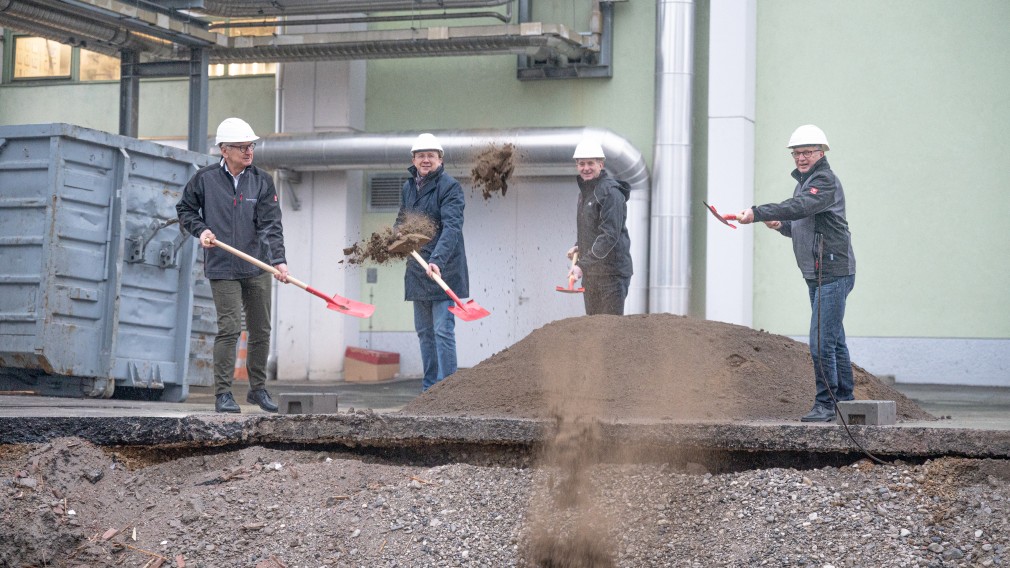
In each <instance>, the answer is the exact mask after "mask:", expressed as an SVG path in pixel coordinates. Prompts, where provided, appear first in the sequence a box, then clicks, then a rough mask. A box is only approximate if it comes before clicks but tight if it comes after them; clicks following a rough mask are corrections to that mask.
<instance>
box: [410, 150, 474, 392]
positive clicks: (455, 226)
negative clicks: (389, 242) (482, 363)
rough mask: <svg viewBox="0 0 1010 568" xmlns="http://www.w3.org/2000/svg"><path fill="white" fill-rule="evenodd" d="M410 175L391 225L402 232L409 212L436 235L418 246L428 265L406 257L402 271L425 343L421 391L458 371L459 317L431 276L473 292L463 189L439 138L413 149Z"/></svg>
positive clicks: (419, 335) (460, 291)
mask: <svg viewBox="0 0 1010 568" xmlns="http://www.w3.org/2000/svg"><path fill="white" fill-rule="evenodd" d="M410 154H411V156H412V164H413V165H411V166H410V168H408V171H410V174H411V178H410V179H408V180H407V181H406V182H405V183H404V184H403V189H402V190H401V192H400V210H399V212H398V213H397V215H396V222H395V223H394V224H393V232H394V234H395V233H398V232H399V231H400V228H401V225H402V224H403V222H404V221H405V220H406V218H407V216H408V215H424V216H426V217H428V218H429V219H431V221H433V222H434V224H435V234H434V236H432V238H431V240H430V241H428V242H427V243H425V244H424V245H423V246H422V247H421V249H420V255H421V256H422V257H424V260H426V261H427V263H428V264H427V267H426V269H425V268H422V267H421V265H420V264H418V263H413V262H408V263H407V270H406V273H405V274H404V276H403V288H404V299H406V300H408V301H411V302H414V329H415V330H416V331H417V338H418V340H419V341H420V343H421V363H422V365H423V367H424V380H423V381H422V383H421V390H422V391H426V390H428V389H429V388H431V387H432V385H434V384H435V383H437V382H439V381H441V380H442V379H444V378H445V377H447V376H449V375H451V374H453V373H455V372H456V332H455V326H456V320H455V319H454V316H453V314H452V312H450V311H449V308H450V307H452V306H454V305H455V304H454V302H453V300H452V299H450V298H448V297H447V296H446V292H445V291H444V290H443V289H442V288H441V287H440V286H439V285H438V283H436V282H435V280H434V279H433V278H432V277H431V275H435V276H439V277H440V278H441V279H442V280H443V281H444V282H445V284H447V285H448V287H449V288H450V289H452V290H454V291H455V293H456V294H457V295H458V297H460V298H466V297H467V296H469V295H470V277H469V272H468V270H467V264H466V248H465V247H464V245H463V206H464V199H463V188H462V187H461V186H460V185H459V182H458V181H456V180H455V179H454V178H453V177H452V176H450V175H449V174H447V173H445V169H444V167H443V165H442V157H443V150H442V144H441V143H440V142H439V141H438V139H437V138H436V137H435V136H434V135H432V134H429V133H424V134H421V135H420V136H418V137H417V140H415V141H414V145H413V146H412V147H411V149H410Z"/></svg>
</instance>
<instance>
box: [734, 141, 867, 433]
mask: <svg viewBox="0 0 1010 568" xmlns="http://www.w3.org/2000/svg"><path fill="white" fill-rule="evenodd" d="M788 147H789V149H790V154H791V155H792V157H793V160H794V161H795V163H796V169H795V170H793V173H792V176H793V178H795V179H796V182H797V183H796V188H795V189H794V190H793V196H792V197H791V198H790V199H787V200H785V201H783V202H782V203H769V204H766V205H758V206H755V207H751V208H750V209H744V210H743V211H741V212H740V213H739V214H738V215H737V221H739V222H740V223H742V224H747V223H753V222H755V221H764V224H765V225H766V226H768V227H769V228H770V229H774V230H776V231H778V232H779V233H781V234H782V235H784V236H786V237H789V238H791V239H792V241H793V254H794V255H795V256H796V264H798V265H799V267H800V272H802V273H803V278H804V279H805V280H806V281H807V289H808V291H809V295H810V306H811V309H812V312H813V313H812V315H811V318H810V355H811V357H812V358H813V362H814V382H815V384H816V386H817V394H816V396H815V397H814V407H813V409H812V410H811V411H810V412H809V413H807V414H806V415H804V416H803V417H802V418H800V420H801V421H803V422H832V421H833V420H834V419H835V402H836V401H845V400H852V398H853V396H852V389H853V386H854V385H853V379H852V363H851V361H850V360H849V348H848V346H847V345H846V344H845V328H844V326H843V325H842V318H843V317H845V300H846V298H847V297H848V295H849V292H851V291H852V287H853V286H855V283H856V257H855V255H853V253H852V237H851V235H850V234H849V224H848V222H847V221H846V220H845V194H844V193H843V192H842V183H841V182H840V181H839V180H838V177H836V176H835V173H834V172H833V171H831V166H830V165H828V159H827V157H826V156H825V155H824V152H826V151H827V150H828V139H827V137H826V136H825V135H824V131H822V130H821V129H820V128H818V127H816V126H814V125H812V124H806V125H803V126H800V127H799V128H797V129H796V130H795V131H794V132H793V135H792V136H791V137H790V138H789V144H788Z"/></svg>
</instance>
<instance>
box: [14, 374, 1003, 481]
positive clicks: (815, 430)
mask: <svg viewBox="0 0 1010 568" xmlns="http://www.w3.org/2000/svg"><path fill="white" fill-rule="evenodd" d="M894 386H895V387H896V388H897V389H898V390H899V391H901V392H902V393H903V394H905V395H906V396H908V397H909V398H911V399H912V400H914V401H915V402H916V403H918V404H919V405H920V406H921V407H922V408H923V409H925V410H926V411H928V412H930V413H931V414H933V415H934V416H937V417H938V418H940V419H939V420H932V421H921V422H901V423H898V424H897V425H893V426H850V427H849V428H848V429H845V428H843V427H841V426H838V425H834V424H802V423H800V422H798V421H782V422H747V423H664V424H609V425H603V427H602V436H603V437H604V438H606V439H608V441H611V442H613V443H615V444H619V445H621V446H624V447H628V446H631V445H635V446H641V447H642V448H644V449H646V450H647V451H648V453H649V454H651V455H664V454H668V455H676V454H677V452H682V451H683V450H684V449H689V450H697V449H701V450H705V451H708V452H711V451H717V452H724V453H725V452H736V453H738V454H739V453H742V454H746V455H751V456H757V455H758V454H763V455H775V454H778V455H786V454H788V455H791V456H800V458H799V459H805V457H804V456H828V455H835V456H845V455H849V456H851V455H855V454H857V453H859V452H860V451H861V450H857V447H858V448H861V449H862V450H866V451H869V452H872V453H874V454H878V455H881V456H892V457H896V458H930V457H938V456H941V455H957V456H967V457H985V458H1000V459H1007V458H1010V388H1000V387H965V386H940V385H906V384H898V385H894ZM268 389H269V390H270V391H271V392H272V393H273V395H274V398H275V399H279V398H280V394H281V393H283V392H291V393H312V392H318V393H335V394H337V397H338V413H337V414H294V415H280V414H273V413H266V412H263V411H262V410H260V409H259V408H258V407H256V406H253V405H250V404H247V403H246V402H245V395H246V393H247V387H245V383H236V388H235V389H234V394H235V398H236V400H237V401H239V403H240V405H241V407H242V413H241V414H218V413H215V412H214V394H213V392H212V389H209V388H194V389H192V390H191V393H190V397H189V399H188V400H187V401H186V402H185V403H162V402H147V401H135V400H118V399H109V400H99V399H72V398H54V397H40V396H32V395H15V394H2V395H0V444H3V443H40V442H44V441H47V440H50V439H53V438H56V437H63V436H78V437H81V438H84V439H87V440H90V441H92V442H94V443H97V444H103V445H157V446H172V445H174V446H200V445H222V444H340V445H345V446H348V447H358V448H377V449H383V450H388V449H390V448H400V449H408V450H409V449H415V450H417V449H421V451H423V452H425V453H431V452H434V451H441V452H444V453H452V452H457V453H462V454H461V455H470V456H471V457H472V456H473V455H474V452H475V451H477V452H482V451H483V452H488V453H489V454H490V453H496V452H503V451H506V452H507V451H511V450H515V451H517V452H520V453H522V452H527V451H528V450H530V449H531V448H535V447H537V445H538V444H540V443H542V441H543V440H544V439H545V437H546V436H550V435H551V431H552V430H553V428H555V425H554V424H552V423H550V422H538V421H531V420H517V419H508V418H473V417H471V418H458V417H457V418H451V417H417V416H405V415H399V414H396V413H395V412H396V411H397V410H399V409H401V408H402V407H403V406H404V405H405V404H407V403H408V402H409V401H410V400H412V399H413V398H414V397H415V396H417V395H418V394H419V393H420V379H399V380H393V381H387V382H382V383H371V384H366V383H346V382H343V381H341V382H334V383H329V384H320V383H319V382H312V383H295V382H272V383H270V384H269V385H268ZM352 409H353V411H352ZM748 459H751V458H748ZM753 459H755V461H757V459H758V458H753ZM793 459H796V458H795V457H794V458H793Z"/></svg>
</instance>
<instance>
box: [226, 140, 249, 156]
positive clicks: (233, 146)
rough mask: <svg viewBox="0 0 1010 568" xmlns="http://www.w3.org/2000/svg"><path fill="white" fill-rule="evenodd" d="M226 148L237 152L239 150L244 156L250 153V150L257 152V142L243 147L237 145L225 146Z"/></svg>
mask: <svg viewBox="0 0 1010 568" xmlns="http://www.w3.org/2000/svg"><path fill="white" fill-rule="evenodd" d="M225 146H227V147H229V148H233V149H235V150H238V151H239V152H242V153H243V154H245V153H246V152H248V151H250V150H255V149H256V143H255V142H253V143H252V144H242V145H241V146H237V145H235V144H225Z"/></svg>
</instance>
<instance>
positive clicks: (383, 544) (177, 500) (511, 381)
mask: <svg viewBox="0 0 1010 568" xmlns="http://www.w3.org/2000/svg"><path fill="white" fill-rule="evenodd" d="M855 373H856V397H857V398H858V399H887V400H894V401H896V403H897V406H898V415H899V419H900V420H924V419H925V420H928V419H930V418H932V417H931V416H930V415H929V414H928V413H926V412H925V411H923V410H922V409H921V408H919V407H918V406H916V405H915V404H914V402H912V401H911V400H909V399H907V398H906V397H904V396H902V395H901V394H900V393H899V392H897V391H896V390H894V389H893V388H891V387H889V386H887V385H885V384H884V383H882V382H881V381H880V380H878V379H877V378H876V377H874V376H873V375H871V374H870V373H867V372H866V371H865V370H863V369H861V368H858V367H855ZM812 377H813V371H812V367H811V363H810V356H809V351H808V349H807V347H806V345H804V344H801V343H798V342H795V341H793V340H791V339H789V338H787V337H784V336H780V335H775V334H770V333H767V332H763V331H756V330H752V329H749V328H744V327H741V326H735V325H731V324H725V323H718V322H711V321H706V320H698V319H694V318H690V317H682V316H674V315H667V314H652V315H641V316H638V315H636V316H623V317H616V316H592V317H579V318H570V319H565V320H561V321H556V322H553V323H550V324H548V325H545V326H544V327H542V328H540V329H537V330H535V331H534V332H533V333H531V334H530V335H529V336H527V337H526V338H525V339H523V340H522V341H520V342H518V343H516V344H515V345H513V346H511V347H509V348H507V349H505V350H503V351H502V352H500V353H497V354H495V355H494V356H492V357H490V358H489V359H487V360H485V361H482V362H481V363H480V364H478V365H477V366H475V367H473V368H471V369H462V370H460V371H459V372H457V373H456V374H454V375H452V376H451V377H448V378H447V379H446V380H444V381H443V382H441V383H439V384H437V385H436V386H435V387H433V388H432V389H430V390H429V391H427V392H426V393H424V394H422V395H420V396H418V397H417V398H416V399H415V400H414V401H413V402H411V403H410V404H409V405H407V406H406V407H405V408H404V409H403V410H402V411H401V412H402V413H404V414H413V415H441V416H473V417H490V416H503V417H517V418H536V419H550V420H554V421H556V423H557V424H558V429H557V435H556V436H555V437H553V438H552V439H550V440H545V441H544V444H543V448H542V450H541V452H540V453H539V454H538V455H537V456H536V457H535V458H534V459H532V460H531V461H530V462H529V463H526V464H523V465H520V466H519V467H517V466H516V465H515V464H514V463H513V462H511V461H510V462H508V463H502V464H495V463H488V464H481V465H478V466H474V465H467V464H452V465H446V466H438V467H435V468H432V467H427V466H423V465H419V464H410V463H407V464H404V463H394V462H388V461H384V460H380V459H376V458H369V457H367V456H362V455H359V454H355V453H353V452H351V451H350V450H348V451H341V450H336V451H335V450H333V449H326V450H324V451H318V450H297V449H296V450H291V449H279V448H265V447H259V446H253V447H245V448H238V449H237V448H218V449H207V448H194V449H193V450H192V451H191V452H190V453H187V452H181V451H173V452H172V453H166V452H159V451H158V449H157V448H147V449H140V450H138V449H129V448H99V447H96V446H93V445H92V444H90V443H88V442H86V441H83V440H79V439H73V438H61V439H57V440H54V441H52V442H51V443H49V444H44V445H38V446H31V447H29V446H7V447H0V479H2V480H3V484H2V486H0V497H2V500H0V503H2V505H0V525H2V526H3V527H4V538H3V539H0V567H7V566H12V567H18V568H22V567H28V566H31V567H42V566H67V567H75V568H81V567H85V566H87V567H104V566H143V567H145V568H150V567H154V566H173V567H185V566H188V567H193V566H201V567H215V566H223V567H231V566H235V567H240V566H250V567H256V568H281V567H286V568H294V567H295V566H300V567H309V566H312V567H317V566H434V565H446V566H463V565H469V563H470V561H472V562H474V563H477V564H479V565H501V566H542V567H562V566H564V567H572V568H574V567H597V568H604V567H609V566H649V565H657V564H655V563H654V562H653V561H649V560H643V559H644V558H651V556H650V555H652V554H654V553H655V554H660V556H662V555H663V554H667V553H666V552H663V550H664V548H663V547H664V546H667V545H663V544H662V543H663V542H669V539H670V538H672V536H671V535H669V534H668V533H667V532H666V530H665V529H664V530H661V531H659V532H655V531H654V530H653V531H652V532H650V531H649V530H648V527H649V526H650V525H649V523H650V522H653V521H648V520H646V519H644V518H640V517H641V515H640V514H639V511H640V507H647V508H651V507H653V504H652V503H651V502H650V501H651V499H650V498H649V497H648V496H646V501H645V502H643V504H641V505H634V506H632V505H630V502H631V501H633V500H635V499H638V497H636V496H633V495H632V493H633V492H634V491H635V489H634V488H635V487H641V481H634V480H636V479H654V478H655V474H647V477H644V478H639V477H638V476H639V475H646V474H642V473H638V472H637V470H634V471H633V470H623V469H620V468H616V469H614V468H612V467H611V466H609V465H608V464H609V463H610V462H611V461H612V460H613V459H614V456H615V455H616V454H617V453H618V452H617V450H616V449H614V448H607V447H604V446H603V445H602V444H601V442H600V440H601V436H600V435H599V424H600V421H631V422H650V421H653V422H654V421H692V422H696V421H796V420H797V419H798V417H799V416H800V415H801V414H803V413H805V412H806V411H807V410H808V409H809V407H810V405H811V402H812V399H813V392H814V391H813V379H812ZM959 463H961V464H962V465H958V466H956V467H954V466H951V467H950V468H949V470H945V471H948V473H946V474H945V476H944V478H943V479H944V481H943V483H944V484H945V485H944V487H947V488H948V490H949V494H950V497H949V498H950V499H956V496H957V494H958V491H960V489H961V487H962V486H963V485H965V484H971V483H975V484H977V483H984V482H985V481H984V479H980V478H977V477H971V476H970V475H968V473H971V472H975V471H977V470H978V467H977V466H972V465H971V464H976V463H980V462H977V461H975V460H962V461H961V462H959ZM964 464H967V465H964ZM649 467H652V466H649ZM601 471H607V472H610V473H607V474H606V475H605V476H604V477H603V478H601V477H600V475H601V473H600V472H601ZM994 471H996V472H1002V473H1000V475H1004V474H1005V473H1006V471H1007V469H1006V468H1002V467H995V468H994ZM622 472H623V473H622ZM966 472H968V473H966ZM694 474H696V475H695V478H696V479H701V477H698V475H701V474H705V472H704V470H703V469H702V470H701V471H695V472H694ZM615 475H616V476H617V477H616V478H615V477H613V476H615ZM625 475H627V479H626V480H625V481H626V483H625V484H623V485H622V483H623V482H622V479H624V477H623V476H625ZM706 475H707V474H706ZM826 475H827V474H826ZM846 475H847V473H846ZM531 476H532V477H531ZM662 476H674V477H675V478H676V479H677V480H679V481H677V483H687V484H688V485H687V486H685V487H690V486H691V484H692V482H691V481H690V480H691V476H687V477H683V476H681V474H674V472H672V471H668V472H667V473H662ZM674 477H670V479H674ZM990 477H991V476H990ZM663 479H666V477H663ZM985 479H988V477H985ZM705 483H708V482H707V481H706V482H705ZM611 484H614V485H613V486H612V485H611ZM682 490H683V491H685V492H687V491H688V490H687V489H686V488H685V489H682ZM938 491H939V490H938ZM1001 491H1002V489H1001ZM615 492H616V493H615ZM621 495H624V497H621ZM492 496H496V497H492ZM655 498H656V499H667V497H659V496H655ZM671 499H672V497H671ZM615 500H616V501H618V502H617V503H616V504H615V503H613V501H615ZM624 501H627V502H628V504H627V508H626V506H625V504H622V503H623V502H624ZM636 502H637V501H636ZM664 502H665V501H664ZM605 503H609V504H607V505H604V504H605ZM683 503H688V502H687V501H684V502H683ZM683 503H682V504H683ZM686 506H687V505H685V507H686ZM697 509H698V511H697V512H695V513H692V514H693V515H696V516H697V517H698V518H697V520H696V521H695V522H698V523H705V522H707V521H706V520H705V519H704V515H705V514H706V513H705V511H706V507H705V506H701V505H699V506H698V508H697ZM683 514H687V513H683ZM447 519H455V520H453V521H451V522H450V521H448V520H447ZM723 522H725V523H730V520H729V519H725V520H724V521H723ZM641 523H645V525H641V526H640V524H641ZM639 528H642V529H646V530H644V532H642V533H641V534H638V532H636V533H635V534H636V535H637V536H636V537H635V538H640V539H643V540H642V541H641V542H639V543H638V544H633V543H629V542H628V539H629V538H630V537H629V534H630V533H628V531H629V530H634V531H638V530H639ZM650 535H651V536H650ZM677 538H684V539H689V538H690V534H684V535H680V536H678V537H677ZM712 538H718V537H712ZM657 539H658V540H657ZM650 543H651V544H650ZM726 546H730V545H729V544H728V543H727V544H726ZM464 550H465V551H472V553H471V552H467V553H466V554H464V553H463V551H464ZM478 551H479V552H478ZM650 551H651V552H650ZM470 554H473V556H470ZM636 558H637V559H638V560H635V559H636ZM740 561H741V562H744V564H734V563H733V562H732V561H731V562H729V563H727V564H725V565H746V560H745V559H741V560H740ZM880 565H886V564H883V563H882V564H880ZM940 565H941V564H937V566H940Z"/></svg>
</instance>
